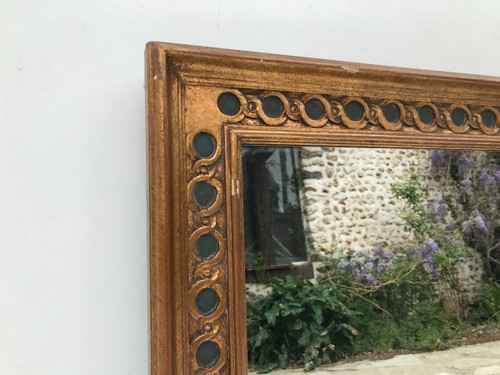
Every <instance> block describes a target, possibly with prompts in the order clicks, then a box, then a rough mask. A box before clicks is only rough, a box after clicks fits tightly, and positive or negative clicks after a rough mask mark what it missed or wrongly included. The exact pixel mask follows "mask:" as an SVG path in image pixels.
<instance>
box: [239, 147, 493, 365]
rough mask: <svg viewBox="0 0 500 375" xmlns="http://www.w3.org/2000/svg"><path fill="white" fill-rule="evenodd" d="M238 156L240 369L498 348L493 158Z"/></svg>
mask: <svg viewBox="0 0 500 375" xmlns="http://www.w3.org/2000/svg"><path fill="white" fill-rule="evenodd" d="M242 151H243V155H242V163H243V186H244V190H243V200H244V217H245V220H244V223H245V226H244V228H245V274H246V289H247V296H246V300H247V304H246V307H247V337H248V355H249V358H248V362H249V368H250V369H251V370H254V371H257V370H260V371H264V372H267V371H269V370H270V369H274V368H279V367H281V368H285V367H287V368H288V367H297V366H298V367H302V368H305V369H309V370H310V369H312V368H314V367H316V366H319V365H321V364H322V365H323V367H322V369H323V370H325V369H330V370H332V371H333V370H336V371H341V369H340V368H339V369H338V370H337V368H338V367H337V366H336V365H334V364H332V363H331V362H334V361H338V360H342V359H344V357H354V356H358V358H360V359H363V358H369V359H371V360H375V359H377V358H378V359H380V358H386V357H387V356H388V355H390V356H395V355H397V354H407V353H408V352H412V351H429V350H443V349H446V348H451V347H454V346H456V345H457V343H460V345H465V344H467V343H469V344H474V343H478V342H488V341H494V340H500V335H499V328H500V326H499V325H498V324H496V323H495V321H496V320H495V319H494V318H493V321H492V320H491V317H492V315H494V314H495V313H497V311H499V310H500V301H498V303H497V304H498V306H497V307H496V308H495V307H494V306H493V304H494V302H493V303H492V301H493V300H494V299H495V297H494V296H495V295H496V294H495V293H496V292H494V291H495V290H499V291H500V285H499V284H498V283H499V282H500V248H499V243H500V220H499V216H498V211H499V207H500V206H499V204H500V201H499V199H500V196H499V192H500V190H499V186H500V185H499V184H500V164H499V162H500V153H498V152H486V151H452V150H423V149H387V148H357V147H294V148H290V147H269V146H265V147H262V146H248V147H243V150H242ZM313 264H314V267H313ZM474 350H476V351H478V350H479V349H474ZM488 350H490V352H486V354H487V355H490V356H492V359H493V357H495V356H496V357H497V360H500V355H495V354H494V352H491V350H492V349H488ZM374 352H375V353H374ZM379 353H380V354H379ZM492 353H493V354H492ZM452 359H453V358H451V359H450V360H452ZM414 362H415V360H413V361H410V360H408V361H407V363H408V364H407V365H406V366H403V365H402V364H398V369H399V371H401V372H409V371H412V370H415V368H414V367H413V366H414V365H415V363H414ZM458 362H460V360H458V357H457V364H453V363H449V364H448V367H450V366H451V367H453V366H459V367H457V369H463V370H469V367H468V366H473V365H474V360H471V362H470V364H468V363H467V361H465V362H464V363H461V364H459V363H458ZM462 362H463V360H462ZM351 366H352V367H350V368H349V370H350V371H351V372H352V373H353V374H356V373H358V372H356V370H355V369H356V364H354V363H353V364H352V365H351ZM387 366H388V367H390V366H391V364H390V363H388V365H387ZM422 366H423V364H422ZM433 366H436V365H435V364H434V365H433ZM358 367H359V369H358V370H357V371H359V373H362V372H361V371H362V370H361V368H362V366H361V365H358ZM417 369H418V366H417ZM432 369H433V368H432V367H429V369H427V371H428V372H429V373H430V372H431V371H432ZM436 370H437V368H436V367H434V371H436ZM345 371H347V369H345ZM420 371H421V372H422V371H424V369H421V370H420ZM424 372H425V371H424Z"/></svg>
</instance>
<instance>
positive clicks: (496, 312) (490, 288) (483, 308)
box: [473, 283, 500, 324]
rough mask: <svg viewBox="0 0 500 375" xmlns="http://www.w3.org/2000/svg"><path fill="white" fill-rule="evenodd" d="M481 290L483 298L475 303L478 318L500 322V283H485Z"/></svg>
mask: <svg viewBox="0 0 500 375" xmlns="http://www.w3.org/2000/svg"><path fill="white" fill-rule="evenodd" d="M479 292H480V294H481V297H482V298H481V299H480V300H479V301H478V302H476V303H475V304H474V305H473V312H474V314H475V317H476V319H479V320H480V321H485V320H489V321H492V322H496V323H499V324H500V284H498V283H490V284H485V285H483V287H482V288H481V289H480V290H479Z"/></svg>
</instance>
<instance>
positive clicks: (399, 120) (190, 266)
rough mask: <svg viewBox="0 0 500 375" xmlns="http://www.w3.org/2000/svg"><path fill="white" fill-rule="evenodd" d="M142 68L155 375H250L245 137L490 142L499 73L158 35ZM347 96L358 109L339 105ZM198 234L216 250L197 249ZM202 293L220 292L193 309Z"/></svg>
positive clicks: (369, 143)
mask: <svg viewBox="0 0 500 375" xmlns="http://www.w3.org/2000/svg"><path fill="white" fill-rule="evenodd" d="M146 65H147V66H146V80H147V116H148V167H149V259H150V261H149V265H150V269H149V271H150V373H151V374H152V375H165V374H172V375H174V374H175V375H181V374H216V373H221V374H246V373H247V364H246V361H247V358H246V357H247V352H246V316H245V299H244V290H245V280H244V259H243V240H242V239H243V235H242V227H243V217H242V203H241V202H242V200H241V194H242V190H243V189H242V173H241V147H242V145H243V144H253V145H277V146H279V145H282V146H285V145H329V146H335V145H339V146H361V147H410V148H448V149H478V150H500V135H499V133H498V130H499V128H500V112H499V111H500V79H499V78H493V77H481V76H473V75H462V74H449V73H438V72H428V71H421V70H409V69H397V68H387V67H379V66H370V65H361V64H350V63H343V62H335V61H325V60H318V59H305V58H296V57H285V56H277V55H268V54H258V53H246V52H238V51H228V50H220V49H210V48H200V47H190V46H183V45H174V44H165V43H149V44H148V45H147V48H146ZM224 92H229V93H232V94H234V95H235V97H236V98H237V99H238V102H239V106H240V109H239V111H238V112H237V113H236V114H235V115H234V116H225V115H224V114H222V113H221V112H220V111H219V109H218V107H217V99H218V97H219V95H220V94H221V93H224ZM268 96H274V97H276V98H278V99H279V100H280V101H281V104H282V106H283V111H282V112H281V115H279V116H278V117H272V116H268V115H266V111H265V110H264V108H263V104H262V101H263V100H264V99H265V98H266V97H268ZM310 100H315V101H316V102H315V106H316V107H315V108H316V109H318V108H319V112H316V113H315V115H314V116H312V117H310V116H309V114H310V113H311V112H308V108H307V105H308V104H307V103H308V102H309V101H310ZM353 101H356V102H357V104H356V105H357V106H358V109H359V108H362V112H361V115H360V116H361V117H359V118H354V119H353V118H352V116H349V115H348V114H347V109H346V106H347V105H348V104H349V103H350V102H353ZM318 103H320V104H318ZM388 105H391V106H392V107H391V108H390V109H391V110H392V117H390V116H388V117H387V118H386V114H385V112H384V110H385V109H386V108H388V107H386V106H388ZM359 106H361V107H359ZM422 107H426V110H427V113H428V114H432V116H431V118H430V120H429V118H427V119H426V121H424V120H423V119H421V118H420V114H419V110H420V109H421V108H422ZM321 108H323V110H321ZM457 110H458V112H457ZM486 110H487V111H489V112H488V113H489V114H490V115H491V113H493V114H494V118H496V120H495V121H494V123H493V124H492V123H491V122H490V123H486V122H485V121H483V116H482V115H481V114H482V113H483V112H484V111H486ZM454 111H455V112H454ZM308 113H309V114H308ZM398 113H399V116H398ZM456 114H458V115H460V116H462V122H460V121H458V122H457V120H456V116H455V115H456ZM460 116H458V117H460ZM389 120H390V121H389ZM199 132H205V133H209V134H211V135H212V136H213V137H214V139H215V143H216V148H215V152H214V153H213V155H211V156H210V157H208V158H206V159H203V158H200V157H199V156H198V154H197V153H196V152H195V151H194V149H193V139H194V136H195V135H196V134H198V133H199ZM200 182H204V183H208V184H210V185H211V186H212V187H213V189H214V191H215V192H216V196H215V198H214V200H213V202H211V204H209V205H208V206H207V207H199V206H198V205H197V204H196V201H195V200H194V199H193V194H194V190H195V187H196V186H197V184H198V183H200ZM204 235H209V236H212V238H213V243H214V244H216V247H215V248H216V251H215V252H214V254H212V255H211V256H209V257H207V258H203V259H202V258H199V257H198V255H197V252H196V246H197V243H198V241H199V240H200V238H201V237H202V236H204ZM206 289H211V292H214V293H212V294H215V295H216V297H217V299H216V301H215V305H214V308H213V309H210V311H208V312H204V313H201V312H200V311H199V309H197V307H196V306H197V305H196V304H197V297H198V294H199V293H200V291H202V290H206ZM207 342H210V344H207ZM207 345H208V346H210V345H211V348H209V349H211V352H210V350H209V351H208V352H207V353H208V354H210V355H208V354H207V358H202V356H199V357H198V359H197V354H200V353H198V348H200V346H202V347H205V348H206V347H207ZM204 366H205V367H204Z"/></svg>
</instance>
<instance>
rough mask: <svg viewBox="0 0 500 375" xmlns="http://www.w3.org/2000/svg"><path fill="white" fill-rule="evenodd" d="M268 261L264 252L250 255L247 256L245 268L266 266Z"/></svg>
mask: <svg viewBox="0 0 500 375" xmlns="http://www.w3.org/2000/svg"><path fill="white" fill-rule="evenodd" d="M265 265H266V260H265V259H264V255H263V254H262V252H260V251H259V252H257V253H250V254H247V255H246V256H245V268H252V267H260V266H265Z"/></svg>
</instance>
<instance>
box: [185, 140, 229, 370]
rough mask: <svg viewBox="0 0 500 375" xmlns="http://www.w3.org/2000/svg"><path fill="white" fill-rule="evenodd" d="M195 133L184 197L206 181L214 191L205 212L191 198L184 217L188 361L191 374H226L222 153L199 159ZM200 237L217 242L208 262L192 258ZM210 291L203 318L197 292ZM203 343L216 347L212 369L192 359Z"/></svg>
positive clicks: (225, 279) (189, 145)
mask: <svg viewBox="0 0 500 375" xmlns="http://www.w3.org/2000/svg"><path fill="white" fill-rule="evenodd" d="M194 136H195V134H188V135H187V148H188V157H187V160H188V164H189V165H188V170H189V173H188V176H187V178H188V185H187V192H188V196H189V197H192V196H193V189H194V187H195V185H196V184H197V183H198V182H201V181H203V182H206V183H209V184H210V185H212V186H213V187H214V188H215V189H216V199H215V201H214V202H213V203H212V205H211V206H210V207H208V208H206V209H200V208H198V207H197V205H196V204H195V203H194V201H193V199H192V198H191V200H190V202H189V217H188V234H189V242H188V244H189V245H188V246H189V248H188V252H189V254H188V258H189V270H191V271H190V273H189V291H188V295H189V297H188V301H189V343H190V346H189V353H190V354H189V358H190V367H191V371H190V373H192V374H200V375H201V374H214V373H224V372H227V360H228V357H229V353H228V350H227V348H228V340H229V338H228V337H229V335H228V316H227V303H228V301H227V281H228V280H227V252H226V251H227V250H226V217H225V215H224V213H223V211H222V210H223V207H224V188H223V181H224V163H223V159H224V158H223V151H222V146H221V145H220V144H218V145H217V147H216V151H215V153H214V155H213V156H212V157H210V158H208V159H200V158H199V157H198V156H197V155H196V152H195V151H194V149H193V139H194ZM204 234H211V235H212V236H213V237H214V238H215V239H216V241H217V243H218V252H217V254H216V255H215V256H214V257H213V258H212V259H210V260H203V259H200V258H198V256H197V255H196V251H195V247H196V242H197V240H198V239H199V238H200V237H201V236H202V235H204ZM205 288H211V289H212V290H214V291H215V293H216V294H217V296H218V299H219V302H218V305H217V307H216V308H215V310H214V311H212V312H211V313H210V314H209V315H207V316H205V315H203V314H201V313H200V312H199V311H198V309H197V308H196V297H197V296H198V293H199V292H200V291H201V290H203V289H205ZM206 341H213V342H215V343H216V344H217V345H218V347H219V351H220V354H219V358H218V360H217V361H216V362H215V363H214V365H213V366H212V367H209V368H203V367H201V366H199V364H198V362H197V360H196V352H197V350H198V347H199V346H200V345H201V344H202V343H203V342H206Z"/></svg>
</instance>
